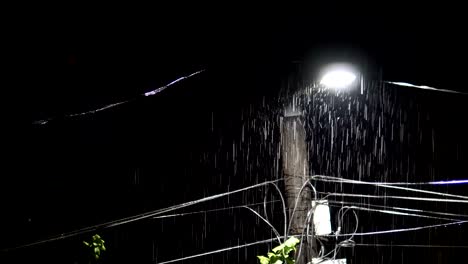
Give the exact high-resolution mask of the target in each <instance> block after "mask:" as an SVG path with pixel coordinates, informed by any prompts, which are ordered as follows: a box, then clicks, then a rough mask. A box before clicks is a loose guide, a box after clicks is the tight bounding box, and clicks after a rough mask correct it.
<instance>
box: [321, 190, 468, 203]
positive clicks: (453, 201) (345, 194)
mask: <svg viewBox="0 0 468 264" xmlns="http://www.w3.org/2000/svg"><path fill="white" fill-rule="evenodd" d="M318 193H320V194H326V195H328V196H343V197H359V198H375V199H387V198H390V199H400V200H414V201H426V202H446V203H465V204H466V203H468V201H467V200H455V199H439V198H424V197H412V196H392V195H385V196H379V195H367V194H354V193H328V192H318Z"/></svg>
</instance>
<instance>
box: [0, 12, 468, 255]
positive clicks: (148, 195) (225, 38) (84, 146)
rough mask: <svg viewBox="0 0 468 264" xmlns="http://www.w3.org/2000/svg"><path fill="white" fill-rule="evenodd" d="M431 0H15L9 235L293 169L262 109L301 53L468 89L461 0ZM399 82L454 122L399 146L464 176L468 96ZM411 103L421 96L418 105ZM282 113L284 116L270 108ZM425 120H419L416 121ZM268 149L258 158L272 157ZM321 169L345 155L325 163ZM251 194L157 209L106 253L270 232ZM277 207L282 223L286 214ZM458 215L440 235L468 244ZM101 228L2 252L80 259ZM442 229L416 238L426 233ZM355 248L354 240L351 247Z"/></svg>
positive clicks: (6, 158) (8, 94)
mask: <svg viewBox="0 0 468 264" xmlns="http://www.w3.org/2000/svg"><path fill="white" fill-rule="evenodd" d="M192 5H193V4H192ZM425 5H426V6H420V5H415V6H414V7H412V6H408V5H402V6H384V5H382V6H372V7H370V6H357V5H356V4H354V3H348V4H341V3H328V4H323V3H317V4H314V5H312V6H282V5H277V6H274V5H268V6H267V5H266V6H262V7H253V6H216V5H215V6H212V5H203V6H200V5H193V6H187V5H182V4H181V5H180V6H164V7H163V6H159V7H146V8H142V9H143V10H144V11H141V9H140V8H138V9H134V8H133V7H132V8H130V7H125V6H106V7H83V6H67V7H56V6H51V7H46V6H40V7H28V8H25V7H19V8H18V7H15V8H12V9H11V10H9V11H11V12H8V10H6V12H7V13H9V14H8V16H6V18H7V19H6V22H5V23H4V28H5V31H4V37H3V42H4V43H5V44H6V45H5V47H4V48H3V54H4V56H3V57H4V58H5V59H4V64H5V65H4V66H5V67H4V74H5V78H3V79H4V80H5V82H4V83H5V84H4V85H3V87H4V96H2V104H3V106H4V108H5V110H4V111H3V114H4V116H5V118H4V121H3V122H2V130H3V132H4V136H3V137H2V138H3V140H2V153H3V158H2V164H3V165H2V168H3V170H2V176H1V178H2V179H1V185H0V186H1V200H2V221H1V228H2V229H1V230H2V231H1V234H2V235H1V237H2V238H1V241H0V244H1V247H2V248H9V247H14V246H18V245H22V244H25V243H29V242H32V241H35V240H38V239H43V238H47V237H50V236H54V235H57V234H60V233H63V232H67V231H70V230H74V229H76V228H81V227H85V226H87V225H92V224H96V223H101V222H104V221H108V220H114V219H117V218H120V217H125V216H129V215H132V214H136V213H141V212H145V211H148V210H152V209H158V208H163V207H166V206H170V205H174V204H178V203H181V202H185V201H190V200H193V199H197V198H201V197H204V196H207V195H211V194H216V193H220V192H224V191H226V190H228V189H234V188H237V187H240V186H247V185H250V184H253V183H255V182H261V181H263V180H266V179H271V178H275V177H276V176H277V175H274V174H275V173H278V168H273V169H272V168H271V166H270V165H265V166H264V167H262V164H270V162H271V160H274V158H271V157H270V156H262V154H265V153H266V152H264V151H267V148H268V146H267V145H265V144H266V143H265V142H266V141H267V140H265V139H261V138H256V137H257V136H258V135H257V134H258V130H257V129H256V128H255V122H260V124H261V122H262V121H261V120H262V119H261V118H260V119H259V118H258V116H257V114H256V113H257V111H256V110H258V112H260V113H264V114H265V115H266V116H267V117H266V119H267V120H269V118H272V117H271V116H273V115H274V113H276V111H277V109H274V106H275V96H276V95H277V94H278V92H279V90H280V88H282V87H284V80H285V79H287V77H288V76H289V75H290V74H291V73H295V72H296V71H297V65H303V66H304V68H306V69H312V70H311V72H313V71H314V70H316V69H315V67H319V66H320V65H321V64H323V63H326V62H329V61H333V60H349V61H352V62H355V63H356V64H358V65H359V66H360V67H361V68H362V69H364V70H365V71H366V73H367V74H368V76H369V79H371V78H375V79H383V80H391V81H406V82H412V83H416V84H425V85H429V86H434V87H440V88H444V89H453V90H458V91H466V92H468V89H467V88H466V86H465V80H464V76H466V73H464V71H465V66H464V63H465V61H466V59H467V54H466V49H465V46H466V40H465V38H464V32H465V31H466V30H465V23H463V22H464V20H465V19H464V16H463V14H460V12H457V10H459V8H457V7H455V6H453V7H448V8H445V7H440V6H432V7H428V6H427V4H425ZM200 69H205V70H206V72H205V73H203V74H201V75H199V76H197V77H194V78H193V79H191V80H187V81H184V82H181V83H180V84H177V85H175V86H173V87H171V88H169V89H168V90H166V91H164V93H161V94H160V95H157V96H154V97H151V98H145V99H138V100H137V101H134V102H131V103H128V104H126V105H123V106H120V107H116V108H114V109H112V110H109V111H105V112H102V113H98V114H95V115H90V116H86V117H80V118H74V119H70V118H63V116H65V115H67V114H69V113H75V112H81V111H86V110H90V109H94V108H97V107H100V106H102V105H106V104H108V103H113V102H116V101H120V100H125V99H127V98H133V97H135V96H136V95H137V94H141V93H142V92H145V91H148V90H152V89H155V88H157V87H159V86H161V85H163V84H165V83H167V82H169V81H171V80H173V79H176V78H178V77H180V76H182V75H186V74H189V73H191V72H194V71H198V70H200ZM305 75H307V74H305ZM307 77H308V76H307ZM398 89H401V88H398ZM398 91H400V90H398ZM387 96H389V98H391V99H392V98H393V100H396V101H398V102H397V103H395V105H396V106H401V107H407V108H406V111H408V112H409V113H411V111H412V110H414V111H416V110H415V109H419V111H420V112H421V113H423V114H427V115H429V116H431V122H429V123H425V124H426V125H425V126H426V127H425V128H423V129H422V130H424V131H426V130H425V129H427V131H431V130H433V129H435V130H437V131H439V132H440V133H439V134H438V136H437V137H436V138H437V142H438V143H437V144H438V146H440V149H439V152H438V154H437V157H433V156H431V155H429V154H427V152H425V150H427V151H429V150H428V148H429V145H427V144H429V143H427V142H429V141H427V142H426V140H424V141H423V142H425V143H424V144H423V143H420V145H418V146H419V147H418V146H416V150H414V153H413V152H411V151H413V150H412V149H411V148H412V147H414V146H413V145H411V144H412V143H411V142H405V143H401V144H406V145H405V146H406V149H405V150H401V149H400V150H399V151H402V152H399V151H396V150H395V152H394V153H395V154H394V157H393V158H394V159H395V160H398V159H404V158H405V157H407V156H411V157H413V156H414V155H416V154H415V153H417V154H419V152H418V151H421V153H426V154H427V155H428V157H426V156H424V155H422V156H418V157H420V158H418V159H417V158H415V163H417V164H420V167H423V168H426V167H430V166H433V167H436V168H437V170H438V172H437V173H435V174H433V175H431V176H432V177H433V178H437V177H436V176H441V177H442V178H443V179H445V178H462V177H463V176H465V175H466V169H465V168H464V166H463V165H464V164H465V163H466V161H467V159H468V155H467V151H466V147H467V141H466V138H465V137H466V135H467V133H468V131H466V129H465V128H464V123H465V121H466V114H467V110H466V108H465V107H464V104H465V103H466V98H465V97H466V96H465V97H464V96H456V95H445V94H444V95H439V94H428V93H425V92H419V91H417V92H416V91H415V92H413V91H411V92H410V91H406V90H405V91H402V92H401V93H398V94H396V95H387ZM392 96H394V97H392ZM395 98H397V99H395ZM265 102H266V103H265ZM411 103H415V104H417V105H420V108H417V107H415V108H410V104H411ZM265 105H269V106H268V107H265ZM411 107H412V106H411ZM421 109H422V110H421ZM376 111H377V110H376ZM312 113H313V112H312ZM48 117H56V118H55V119H54V120H52V121H51V122H50V123H48V124H47V125H44V126H38V125H33V124H32V123H33V122H34V121H35V120H40V119H44V118H48ZM412 118H413V119H411V118H409V120H413V121H414V120H415V119H414V118H417V117H416V116H412ZM273 119H274V118H273ZM253 120H260V121H253ZM405 122H411V121H408V120H407V121H405ZM257 125H258V124H257ZM268 127H269V128H270V129H277V125H275V124H271V123H269V124H268ZM244 128H245V129H246V131H247V132H248V131H251V134H248V135H247V136H246V138H250V139H251V140H252V143H251V144H250V143H249V144H250V145H249V144H248V143H245V142H242V141H241V136H240V135H241V134H242V131H243V130H244ZM249 129H250V130H249ZM418 129H419V128H416V127H413V128H410V131H412V132H413V133H415V134H417V133H418V132H419V131H418ZM247 132H245V133H247ZM323 133H328V131H323ZM316 135H317V134H316ZM268 140H270V141H271V142H274V141H275V140H277V138H275V137H274V136H271V138H269V139H268ZM426 143H427V144H426ZM324 144H328V143H326V142H324ZM416 145H417V144H416ZM245 146H248V147H245ZM248 148H251V149H252V153H253V154H250V158H246V159H245V160H236V157H237V156H236V155H235V154H233V153H234V152H236V151H237V152H239V153H241V154H238V155H239V156H241V157H246V155H247V154H246V153H247V149H248ZM233 149H235V150H236V151H233ZM363 151H365V150H363ZM410 152H411V153H410ZM408 153H410V154H408ZM454 153H457V154H456V155H455V154H454ZM323 155H325V154H323ZM454 155H455V156H456V158H455V156H454ZM252 156H253V157H252ZM255 156H259V157H261V158H260V160H261V161H260V163H259V162H258V159H257V161H255ZM315 158H316V159H319V158H318V157H315ZM426 158H427V159H426ZM234 160H236V162H234ZM253 162H256V163H253ZM252 164H254V165H252ZM423 171H424V170H423ZM315 172H316V173H328V174H335V173H334V172H336V171H334V170H331V171H330V170H327V169H325V168H322V167H320V166H319V167H316V168H315ZM424 172H427V171H424ZM443 172H450V175H446V174H444V173H443ZM426 174H427V173H426ZM421 177H422V176H421ZM444 177H445V178H444ZM393 179H395V180H397V179H398V178H393ZM421 179H422V180H424V178H423V177H422V178H421ZM460 192H461V193H463V190H460ZM262 194H263V192H262V191H257V192H254V193H253V194H251V195H250V196H247V197H242V196H239V197H233V198H231V200H227V199H226V200H222V201H219V202H215V203H212V204H211V203H210V204H207V205H204V206H200V207H196V208H193V210H194V211H195V210H206V209H211V208H217V207H223V206H229V205H231V206H232V205H239V204H240V203H242V202H252V201H261V199H262V198H261V196H262ZM256 198H259V199H256ZM236 202H237V203H236ZM276 209H277V208H276ZM456 209H457V208H456ZM236 210H237V209H236ZM236 210H232V211H229V213H227V214H222V213H219V214H215V216H211V218H210V217H208V218H206V217H205V218H200V217H189V218H183V219H182V218H177V220H149V221H142V222H137V223H134V224H129V225H126V226H122V227H117V228H114V229H109V230H103V231H101V234H102V235H103V237H104V239H105V240H106V243H107V244H108V252H106V255H107V256H106V258H105V259H104V261H105V262H106V263H124V262H133V263H150V262H151V261H152V260H155V259H156V260H158V261H164V260H169V259H172V258H177V257H181V256H183V255H190V254H194V253H199V252H203V251H205V250H212V249H218V248H222V247H227V246H229V245H237V243H244V242H251V241H256V240H260V239H264V238H268V237H270V235H271V234H270V232H269V231H268V230H266V231H265V229H266V228H265V226H264V225H262V224H261V223H258V222H257V221H256V220H255V218H254V217H253V216H252V215H250V214H247V213H242V212H238V211H236ZM460 210H461V211H462V212H463V210H462V209H460ZM189 211H190V210H189ZM275 211H277V210H275ZM275 216H276V215H275ZM207 219H208V220H207ZM273 219H276V221H277V222H276V223H277V225H278V226H280V225H281V224H280V223H281V220H280V219H281V216H280V215H279V216H277V218H275V217H273ZM383 221H384V222H383V223H385V221H388V219H387V220H383ZM392 223H393V222H392ZM459 230H460V232H458V233H457V232H455V234H457V236H456V235H455V234H454V233H450V234H447V235H446V236H447V237H448V238H447V237H443V238H440V239H439V240H437V239H435V242H433V243H438V244H444V243H445V244H450V243H452V244H457V245H461V244H463V243H464V242H465V241H463V239H462V238H461V237H460V236H461V233H462V232H463V229H461V228H460V229H459ZM253 232H256V233H253ZM88 235H91V234H88ZM88 235H87V234H85V235H83V236H78V237H76V238H73V239H67V240H63V241H57V242H52V243H49V244H46V245H42V246H36V247H31V248H27V249H20V250H15V251H9V252H2V253H1V254H2V259H5V262H3V261H2V263H24V262H26V261H40V262H42V261H47V262H52V263H73V262H75V261H79V260H80V259H82V258H83V257H82V255H83V254H82V252H81V251H82V250H83V249H82V248H81V241H82V240H84V239H87V238H88V237H89V236H88ZM429 235H430V234H429ZM450 237H452V238H454V239H452V240H450V239H449V238H450ZM432 239H434V238H431V239H427V240H425V239H421V238H414V241H413V242H414V244H428V243H430V241H433V240H432ZM402 240H404V239H402ZM202 241H203V242H202ZM406 241H408V240H406ZM401 243H403V242H401ZM408 244H410V242H408ZM465 244H466V243H465ZM155 245H156V246H155ZM266 249H267V245H265V246H263V247H255V248H251V249H249V250H248V251H246V254H247V253H248V256H249V258H248V261H245V258H244V250H241V251H233V252H231V253H229V254H221V255H215V256H214V257H212V258H211V257H208V258H206V259H195V260H194V262H193V263H202V262H203V263H211V262H220V261H224V262H241V261H242V262H249V263H254V262H255V259H254V256H255V254H262V252H265V250H266ZM257 250H258V251H257ZM364 250H366V251H365V252H366V253H365V254H363V251H359V249H356V252H355V254H356V256H358V257H356V260H357V261H364V260H365V259H366V258H365V257H363V256H366V254H369V255H368V257H369V258H370V259H371V260H370V261H371V262H370V263H378V262H376V261H380V263H406V262H407V261H409V260H411V259H414V258H415V257H416V258H417V257H421V256H426V257H427V258H428V259H427V261H432V262H428V263H449V262H448V261H449V260H448V258H449V257H452V258H454V259H460V258H462V257H463V254H462V252H461V251H462V250H460V249H441V250H432V251H431V250H430V249H423V250H421V249H409V250H406V249H403V250H401V249H392V250H393V251H392V250H389V249H378V250H377V249H374V248H365V249H364ZM379 250H380V251H379ZM405 250H406V251H405ZM350 252H351V251H350ZM402 252H403V253H404V254H402ZM427 253H431V254H432V255H431V254H427ZM350 254H351V253H350ZM350 254H347V255H346V256H347V257H348V258H351V257H350V256H352V255H350ZM373 254H375V256H374V255H373ZM380 256H385V258H380ZM388 256H393V258H392V257H388ZM395 256H399V257H401V260H400V259H399V258H396V257H395ZM353 263H354V262H353ZM358 263H365V262H358Z"/></svg>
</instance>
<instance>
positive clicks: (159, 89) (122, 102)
mask: <svg viewBox="0 0 468 264" xmlns="http://www.w3.org/2000/svg"><path fill="white" fill-rule="evenodd" d="M204 71H205V70H201V71H197V72H194V73H192V74H189V75H186V76H182V77H180V78H178V79H176V80H174V81H171V82H170V83H168V84H166V85H163V86H161V87H159V88H157V89H154V90H151V91H149V92H146V93H143V94H140V95H138V96H137V97H135V98H132V99H128V100H124V101H120V102H117V103H112V104H108V105H105V106H102V107H99V108H97V109H93V110H89V111H85V112H80V113H74V114H68V115H65V116H64V117H65V118H71V117H78V116H85V115H90V114H95V113H98V112H101V111H104V110H107V109H110V108H114V107H116V106H119V105H123V104H126V103H129V102H132V101H134V100H136V99H137V98H138V97H139V96H145V97H147V96H152V95H155V94H158V93H160V92H162V91H164V90H165V89H167V88H168V87H170V86H172V85H174V84H176V83H178V82H180V81H183V80H186V79H188V78H191V77H193V76H195V75H198V74H200V73H202V72H204ZM53 119H55V118H54V117H49V118H47V119H42V120H36V121H34V122H32V123H33V125H45V124H47V123H49V121H52V120H53Z"/></svg>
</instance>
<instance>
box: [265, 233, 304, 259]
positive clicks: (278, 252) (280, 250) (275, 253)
mask: <svg viewBox="0 0 468 264" xmlns="http://www.w3.org/2000/svg"><path fill="white" fill-rule="evenodd" d="M297 243H299V239H297V238H296V237H293V236H292V237H290V238H289V239H288V240H286V241H285V242H284V243H283V244H281V245H279V246H277V247H275V248H273V249H272V250H271V251H272V252H268V254H267V257H265V256H257V258H258V259H259V260H260V264H294V263H295V260H294V258H293V257H292V256H289V253H291V252H292V251H296V245H297Z"/></svg>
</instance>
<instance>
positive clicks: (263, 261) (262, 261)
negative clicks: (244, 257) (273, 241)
mask: <svg viewBox="0 0 468 264" xmlns="http://www.w3.org/2000/svg"><path fill="white" fill-rule="evenodd" d="M257 258H258V259H259V260H260V264H269V263H270V259H269V258H267V257H265V256H257Z"/></svg>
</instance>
